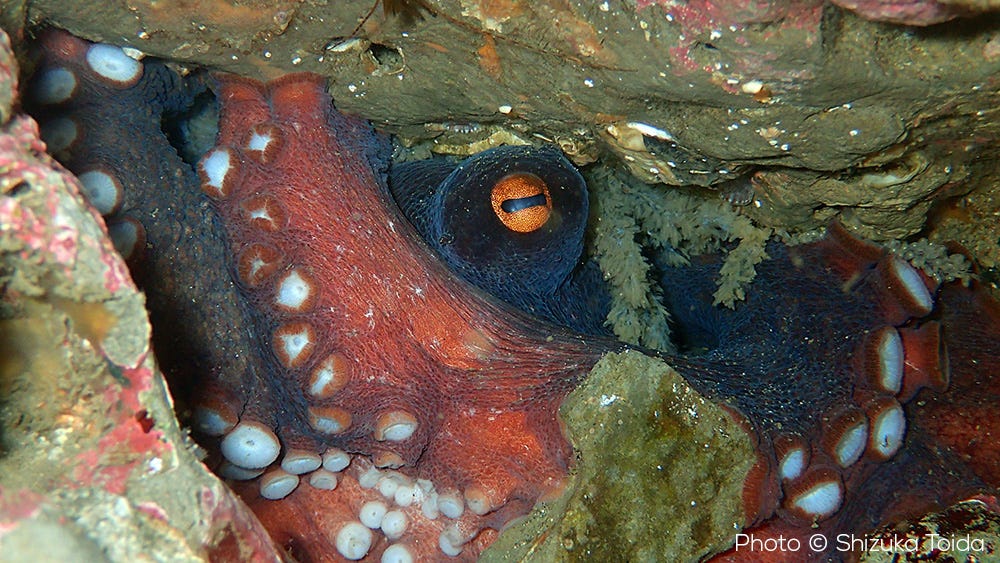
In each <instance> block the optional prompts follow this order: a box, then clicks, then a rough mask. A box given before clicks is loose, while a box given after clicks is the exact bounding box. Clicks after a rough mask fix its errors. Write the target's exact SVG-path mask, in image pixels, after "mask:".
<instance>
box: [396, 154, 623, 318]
mask: <svg viewBox="0 0 1000 563" xmlns="http://www.w3.org/2000/svg"><path fill="white" fill-rule="evenodd" d="M518 172H522V173H523V172H529V173H531V174H533V175H535V176H536V177H538V178H540V179H541V180H543V181H544V182H545V184H546V185H547V187H548V190H549V192H550V198H551V215H550V216H549V217H548V219H547V220H546V221H545V222H544V224H543V225H542V226H541V227H539V228H537V229H534V230H532V231H531V232H516V231H514V230H512V229H510V228H509V227H507V226H505V224H504V223H503V222H502V221H501V220H500V219H499V218H498V216H497V212H496V211H495V210H494V208H493V205H492V201H491V191H492V188H493V186H494V185H495V184H496V183H497V182H498V181H499V180H502V179H503V178H505V177H508V176H509V175H511V174H516V173H518ZM389 187H390V189H391V190H392V195H393V198H395V200H396V202H397V203H398V204H399V207H400V209H402V211H403V213H404V214H405V215H406V218H407V219H409V220H410V222H411V223H413V225H414V226H415V227H416V228H417V230H418V231H419V232H420V235H421V236H422V237H423V238H424V240H425V241H427V244H428V245H429V246H430V247H431V248H432V249H434V251H435V252H436V253H437V254H438V256H440V257H441V259H442V260H444V261H445V263H447V264H448V266H449V267H450V268H451V269H452V270H454V271H455V272H456V273H458V275H460V276H462V277H463V278H465V279H466V280H468V281H469V282H471V283H473V284H475V285H477V286H479V287H481V288H483V289H485V290H486V291H489V292H490V293H492V294H493V295H495V296H497V297H499V298H500V299H503V300H504V301H506V302H507V303H509V304H511V305H513V306H514V307H517V308H518V309H521V310H523V311H528V312H530V313H532V314H534V315H537V316H539V317H542V318H544V319H546V320H549V321H552V322H555V323H557V324H561V325H563V326H568V327H571V328H573V329H574V330H578V331H580V332H583V333H586V334H602V335H610V332H609V331H608V330H607V329H606V328H605V327H604V320H605V319H606V318H607V314H608V310H609V308H610V296H609V295H608V292H607V290H606V289H605V287H604V284H603V282H602V281H601V271H600V269H599V268H598V267H597V265H596V264H595V263H593V262H592V261H587V262H582V260H583V258H582V255H583V237H584V231H585V230H586V228H587V220H588V218H589V217H588V212H589V201H588V199H587V185H586V183H585V182H584V180H583V178H582V177H581V176H580V174H579V173H578V172H577V171H576V169H575V168H573V165H572V164H570V162H569V161H568V160H566V157H564V156H563V155H562V153H561V152H560V151H559V150H558V149H556V148H555V147H551V146H546V147H541V148H535V147H527V146H514V147H499V148H496V149H492V150H488V151H485V152H482V153H479V154H477V155H474V156H471V157H469V158H467V159H465V160H463V161H462V162H461V163H454V162H451V161H449V160H447V159H431V160H424V161H417V162H406V163H402V164H396V165H394V166H393V167H392V170H391V172H390V176H389Z"/></svg>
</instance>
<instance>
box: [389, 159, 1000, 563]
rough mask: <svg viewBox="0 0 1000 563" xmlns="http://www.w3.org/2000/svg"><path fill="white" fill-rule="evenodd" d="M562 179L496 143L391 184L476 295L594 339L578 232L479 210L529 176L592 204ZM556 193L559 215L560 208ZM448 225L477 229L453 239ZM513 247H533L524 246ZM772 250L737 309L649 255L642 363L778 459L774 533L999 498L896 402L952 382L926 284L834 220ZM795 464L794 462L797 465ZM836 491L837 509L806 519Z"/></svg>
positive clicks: (603, 289)
mask: <svg viewBox="0 0 1000 563" xmlns="http://www.w3.org/2000/svg"><path fill="white" fill-rule="evenodd" d="M570 170H572V165H571V164H570V163H569V162H568V161H566V159H565V158H564V157H563V156H562V155H561V154H560V153H559V151H558V150H556V149H554V148H551V147H543V148H530V147H504V148H499V149H493V150H490V151H486V152H484V153H480V154H478V155H475V156H472V157H470V158H468V159H467V160H465V161H462V162H460V163H457V164H456V163H453V162H450V161H449V160H446V159H436V160H432V161H424V162H416V163H405V164H397V165H396V166H395V167H394V168H393V169H392V170H391V172H390V188H391V189H392V190H393V193H394V196H395V197H396V199H397V202H398V203H399V205H400V207H401V209H402V210H403V211H404V213H405V214H406V215H407V217H408V218H410V220H411V221H412V222H413V223H414V225H416V226H417V228H418V230H419V231H420V232H421V234H422V235H423V236H424V238H425V239H426V240H427V242H428V244H429V245H430V246H431V247H432V248H434V249H435V250H436V251H437V252H438V254H439V255H440V256H441V257H442V259H443V260H445V262H447V263H448V264H449V265H450V266H451V267H452V268H453V269H454V270H455V271H457V272H458V273H459V274H460V275H462V276H463V277H465V278H466V279H467V280H469V281H470V282H471V283H474V284H476V285H479V286H480V287H482V288H483V289H485V290H487V291H489V292H491V293H493V294H494V295H495V296H497V297H499V298H501V299H503V300H505V301H507V302H508V303H511V304H513V305H516V306H518V307H520V308H522V309H525V310H530V311H532V312H534V313H535V314H538V315H539V316H541V317H543V318H545V319H547V320H550V321H552V322H556V323H560V324H565V325H567V326H570V327H572V328H573V329H575V330H579V331H581V332H585V333H605V334H606V333H607V330H608V329H607V327H606V326H605V325H604V323H603V320H604V318H605V315H606V313H607V310H608V303H609V298H608V291H609V289H608V287H607V286H606V285H605V283H604V281H603V279H602V278H601V277H600V276H599V275H595V274H594V272H595V271H597V267H596V266H595V264H594V263H593V262H592V261H589V260H588V259H587V258H586V256H585V255H583V254H582V244H583V236H584V230H585V226H584V225H583V224H581V223H582V222H583V221H582V220H579V221H575V222H574V221H555V222H554V223H555V225H554V226H552V227H551V228H550V229H549V230H548V231H547V232H544V233H537V232H533V233H529V235H530V236H531V237H532V238H529V237H525V235H524V234H522V233H517V232H513V231H511V230H510V229H508V228H505V226H504V225H503V224H502V222H500V221H498V220H497V218H496V217H494V216H493V215H494V213H493V209H492V208H491V205H489V203H487V202H486V201H485V200H487V199H489V193H490V189H491V187H492V186H493V185H494V184H495V183H497V182H498V181H500V180H501V179H502V178H504V177H506V176H508V175H511V174H515V173H530V174H535V175H537V176H539V177H541V178H544V179H545V180H546V182H547V183H548V185H549V186H550V188H552V187H553V186H558V189H559V190H560V191H562V192H566V191H568V192H570V193H571V194H575V197H570V196H569V195H564V196H563V198H562V201H563V203H562V205H564V206H566V207H567V208H568V211H567V212H566V213H564V216H568V217H574V212H575V211H577V210H579V209H586V207H587V197H588V195H587V188H586V185H585V183H584V181H583V179H582V178H580V177H579V176H578V175H574V174H572V173H570V172H569V171H570ZM553 191H555V190H553ZM458 194H461V195H458ZM555 199H556V198H553V202H554V203H553V211H552V213H553V216H557V214H558V213H559V211H560V210H559V209H558V205H559V203H557V202H555ZM477 200H478V201H477ZM453 202H460V203H458V204H456V203H453ZM456 217H460V218H461V220H460V221H462V222H465V223H467V224H471V225H475V226H476V227H475V228H474V229H473V228H456V227H455V226H454V223H455V222H456V220H455V218H456ZM540 230H541V229H540ZM536 235H540V236H536ZM468 238H473V239H476V242H475V245H477V246H485V247H489V246H490V242H489V241H490V240H493V241H495V248H497V249H500V250H498V251H497V252H494V253H490V254H488V255H486V256H485V257H484V256H483V255H481V254H477V253H470V252H465V253H463V252H462V248H463V247H465V246H469V245H470V244H471V243H469V242H468V241H467V240H466V239H468ZM522 238H528V240H519V239H522ZM545 239H548V240H547V241H546V240H545ZM519 246H522V247H527V248H529V249H530V250H531V251H530V252H518V247H519ZM538 248H540V249H541V250H536V249H538ZM548 249H551V252H550V251H549V250H548ZM767 253H768V256H769V258H768V259H766V260H765V261H764V262H762V263H761V264H760V265H759V266H758V267H757V276H756V278H755V280H754V282H753V283H752V284H751V285H750V287H748V289H747V292H746V299H745V300H744V301H743V302H741V303H739V304H738V305H737V307H736V308H735V309H728V308H724V307H720V306H715V305H713V304H712V303H713V293H714V292H715V290H716V287H717V286H716V280H717V279H718V276H719V275H720V274H719V270H720V267H721V264H722V259H721V257H720V256H718V255H711V256H700V257H694V258H693V259H692V261H691V264H690V265H689V266H684V267H675V266H669V265H667V261H666V260H660V259H657V260H655V262H656V266H657V270H658V272H659V276H660V277H659V282H660V284H661V286H662V288H663V293H664V295H665V304H666V306H667V308H668V309H669V310H670V311H671V314H672V324H673V329H674V338H675V340H676V342H675V343H676V345H677V347H678V349H679V350H680V353H678V354H663V353H659V352H656V351H648V350H647V353H650V354H656V355H659V356H661V357H663V358H664V359H665V360H666V361H667V362H668V363H669V364H671V365H673V366H674V367H675V368H676V369H677V370H678V371H679V372H680V373H681V374H682V375H683V376H684V377H685V379H687V380H688V382H689V383H691V385H692V386H693V387H695V388H696V389H697V390H699V391H700V392H702V393H703V394H705V395H706V396H708V397H710V398H713V399H715V400H717V401H719V402H721V403H723V404H725V405H728V406H730V407H732V408H733V409H735V411H736V412H738V413H740V414H741V415H742V416H744V417H746V419H747V420H748V421H749V424H750V425H751V426H752V427H753V428H754V429H755V430H756V431H757V433H758V434H759V435H760V437H761V443H760V448H761V450H762V452H765V453H764V454H763V455H764V456H765V457H771V456H773V458H772V459H774V460H776V461H777V466H776V467H772V469H771V470H772V471H777V473H778V475H777V477H778V479H779V481H780V482H781V483H782V485H781V486H782V489H783V496H784V500H783V502H782V503H781V505H780V506H779V509H778V511H779V513H780V514H781V517H782V519H783V521H784V522H785V524H782V526H786V525H790V526H791V528H790V529H787V528H783V527H780V526H779V527H777V528H775V529H778V530H780V533H785V535H794V530H796V529H799V530H810V529H811V528H810V526H811V525H812V524H813V523H814V522H815V521H816V520H820V521H823V520H825V521H826V523H825V524H823V525H821V529H822V530H823V531H824V533H827V534H828V535H829V537H831V538H834V537H836V535H837V534H840V533H856V532H859V531H860V532H864V531H868V530H871V529H874V528H875V527H876V526H878V525H880V524H884V523H885V522H887V521H889V519H891V518H900V517H902V516H903V515H912V514H913V513H920V511H921V510H926V509H927V508H928V507H930V506H942V505H945V504H946V503H947V501H948V499H951V498H955V497H957V496H961V495H962V494H971V493H973V492H975V491H989V490H991V487H995V486H996V483H995V482H991V484H990V485H987V484H986V483H985V482H984V480H983V479H982V478H980V477H979V476H978V475H976V474H975V472H973V471H970V470H969V469H968V468H967V467H965V466H964V465H963V463H962V462H961V461H960V460H959V458H958V457H957V456H956V455H954V454H953V453H951V452H949V451H947V450H946V449H944V448H938V447H936V445H935V440H934V438H932V437H929V436H928V435H927V434H926V433H924V432H922V430H921V429H920V428H911V429H910V430H909V431H908V430H907V428H906V425H907V423H908V422H909V419H911V418H912V417H911V416H910V415H908V414H907V410H906V409H905V408H904V407H905V406H906V404H907V403H908V402H909V401H911V399H912V398H913V397H914V396H915V395H916V393H917V392H918V391H919V390H920V389H921V388H923V387H929V388H930V389H929V390H928V392H932V391H935V392H941V391H944V389H945V388H947V386H948V377H949V374H948V368H949V366H948V358H947V346H946V345H945V343H944V342H943V340H942V338H941V332H940V323H939V319H940V316H941V315H940V311H937V312H935V313H934V314H932V312H934V310H935V300H936V294H937V291H938V288H937V285H936V284H934V283H933V282H931V281H930V280H929V279H927V278H926V277H924V276H923V275H922V274H920V273H919V272H917V271H916V270H914V269H913V268H912V267H911V266H909V265H908V264H905V263H904V262H902V261H901V260H900V259H898V258H895V257H893V256H891V255H889V254H888V253H886V252H885V251H882V250H881V249H879V248H878V247H876V246H875V245H871V244H868V243H865V242H863V241H860V240H857V239H855V238H854V237H853V236H851V235H850V234H848V233H847V232H846V231H845V230H844V228H843V227H841V226H840V225H837V224H834V225H832V226H831V228H830V232H829V233H828V235H827V237H826V238H825V239H823V240H821V241H819V242H817V243H813V244H806V245H801V246H795V247H789V246H786V245H784V244H780V243H776V242H775V243H771V244H769V245H768V247H767ZM495 271H500V272H505V273H506V274H499V275H498V274H496V273H493V272H495ZM484 272H485V273H484ZM498 280H499V281H498ZM539 282H540V283H539ZM566 296H572V297H570V298H567V297H566ZM992 345H993V347H994V348H995V347H996V343H993V344H992ZM980 353H981V354H982V355H984V356H988V353H987V352H980ZM890 364H891V365H890ZM890 373H891V375H890ZM882 377H889V378H890V379H891V381H884V380H881V379H880V378H882ZM909 410H913V408H911V409H909ZM911 426H913V425H912V424H911ZM875 429H877V430H875ZM852 432H855V433H857V435H867V443H858V442H853V443H854V444H855V446H851V447H849V446H848V445H849V444H851V443H852V441H851V439H850V438H849V437H848V436H849V435H850V434H851V433H852ZM907 432H909V436H907ZM852 447H853V448H854V449H853V450H851V448H852ZM796 452H797V453H796ZM796 456H801V457H796ZM795 459H800V460H801V461H802V465H801V466H800V467H798V468H795V467H793V466H794V463H793V462H794V460H795ZM785 460H787V462H788V464H787V465H784V464H783V463H782V462H783V461H785ZM986 479H987V480H990V479H992V480H995V477H990V476H987V477H986ZM766 482H767V479H764V480H763V481H762V483H766ZM824 483H826V484H827V485H823V484H824ZM833 484H836V486H834V485H833ZM758 486H760V487H761V489H762V490H759V491H749V495H748V496H749V497H754V495H757V497H756V498H755V499H754V498H751V502H760V504H761V513H762V514H770V513H771V510H772V509H773V506H768V504H769V503H770V502H773V497H776V496H777V495H776V494H775V492H774V491H768V490H766V486H765V485H763V484H758ZM833 491H836V495H837V497H838V498H837V500H836V502H834V504H833V505H832V506H830V507H827V508H824V509H823V510H814V508H815V507H816V506H818V505H819V504H821V503H822V502H823V495H824V494H825V493H831V492H833ZM915 491H917V493H915ZM810 493H812V494H810ZM914 494H916V495H917V496H920V495H923V498H922V501H921V502H918V501H915V500H913V495H914ZM768 497H772V498H768ZM799 499H802V502H797V501H798V500H799ZM807 499H812V501H815V502H816V503H817V504H816V505H812V504H810V502H811V501H808V500H807ZM903 499H905V502H904V500H903ZM827 500H828V499H827ZM914 506H916V507H918V508H914ZM807 507H808V508H807ZM904 507H905V508H904ZM772 528H773V527H772ZM768 529H771V528H765V529H764V530H768ZM763 533H765V534H766V533H767V532H766V531H764V532H763ZM830 545H833V542H831V544H830ZM759 555H760V554H754V555H752V556H750V557H751V560H753V558H754V557H756V556H759ZM813 555H815V556H816V557H817V558H819V559H822V558H824V557H830V558H833V559H836V558H839V557H840V556H841V555H843V554H838V553H835V552H831V553H828V554H813ZM743 556H746V555H745V551H744V555H743ZM732 558H733V559H736V560H739V558H740V555H739V554H735V555H733V556H732Z"/></svg>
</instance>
